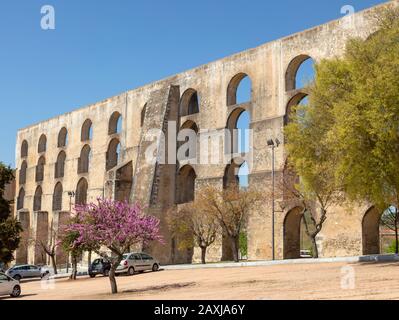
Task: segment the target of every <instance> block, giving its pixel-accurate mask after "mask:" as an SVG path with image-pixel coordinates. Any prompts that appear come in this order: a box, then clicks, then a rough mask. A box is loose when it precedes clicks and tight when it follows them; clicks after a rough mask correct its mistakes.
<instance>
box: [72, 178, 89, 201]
mask: <svg viewBox="0 0 399 320" xmlns="http://www.w3.org/2000/svg"><path fill="white" fill-rule="evenodd" d="M88 189H89V184H88V183H87V180H86V179H85V178H82V179H80V180H79V182H78V185H77V186H76V200H75V203H76V204H80V205H82V204H86V203H87V191H88Z"/></svg>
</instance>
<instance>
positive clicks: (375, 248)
mask: <svg viewBox="0 0 399 320" xmlns="http://www.w3.org/2000/svg"><path fill="white" fill-rule="evenodd" d="M381 216H382V212H381V211H380V210H378V209H377V208H376V207H371V208H370V209H369V210H367V212H366V213H365V215H364V217H363V220H362V247H363V254H364V255H370V254H380V221H381Z"/></svg>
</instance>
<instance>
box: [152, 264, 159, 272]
mask: <svg viewBox="0 0 399 320" xmlns="http://www.w3.org/2000/svg"><path fill="white" fill-rule="evenodd" d="M158 270H159V265H158V264H156V263H155V264H154V265H153V266H152V271H153V272H157V271H158Z"/></svg>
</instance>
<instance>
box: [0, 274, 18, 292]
mask: <svg viewBox="0 0 399 320" xmlns="http://www.w3.org/2000/svg"><path fill="white" fill-rule="evenodd" d="M2 295H10V296H11V297H13V298H17V297H19V296H20V295H21V285H20V284H19V281H17V280H15V279H13V278H11V277H9V276H7V275H6V274H4V273H0V296H2Z"/></svg>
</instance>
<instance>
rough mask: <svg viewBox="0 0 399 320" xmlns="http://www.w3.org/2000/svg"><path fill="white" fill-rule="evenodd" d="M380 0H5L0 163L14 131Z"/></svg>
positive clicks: (0, 11)
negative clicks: (45, 12)
mask: <svg viewBox="0 0 399 320" xmlns="http://www.w3.org/2000/svg"><path fill="white" fill-rule="evenodd" d="M383 2H385V1H382V0H351V1H349V0H328V1H320V0H304V1H295V0H279V1H267V0H248V1H245V2H244V1H235V0H197V1H190V0H169V1H161V0H158V1H153V0H146V1H133V0H112V1H111V0H108V1H106V0H100V1H99V0H84V1H78V0H63V1H60V0H45V1H38V0H12V1H11V0H2V1H1V3H0V15H1V18H0V39H1V47H2V49H1V50H0V70H1V72H0V108H1V118H0V119H1V126H0V136H1V143H0V161H3V162H5V163H6V164H11V165H13V164H14V153H15V146H14V145H15V137H16V132H17V130H18V129H19V128H22V127H25V126H27V125H30V124H32V123H36V122H39V121H42V120H45V119H48V118H50V117H53V116H56V115H58V114H62V113H65V112H68V111H71V110H73V109H75V108H78V107H80V106H84V105H86V104H89V103H93V102H96V101H99V100H102V99H104V98H107V97H110V96H113V95H115V94H118V93H121V92H123V91H126V90H129V89H133V88H135V87H138V86H141V85H143V84H146V83H149V82H152V81H155V80H158V79H161V78H164V77H167V76H169V75H172V74H175V73H178V72H181V71H184V70H186V69H190V68H193V67H196V66H198V65H201V64H204V63H207V62H210V61H213V60H216V59H219V58H223V57H225V56H228V55H230V54H233V53H236V52H239V51H242V50H245V49H248V48H251V47H255V46H258V45H260V44H262V43H265V42H268V41H271V40H274V39H278V38H280V37H283V36H286V35H289V34H291V33H294V32H298V31H301V30H304V29H307V28H310V27H312V26H315V25H318V24H321V23H324V22H327V21H329V20H332V19H335V18H338V17H340V16H341V13H340V10H341V7H342V6H343V5H347V4H350V5H353V6H354V7H355V10H356V11H359V10H362V9H364V8H367V7H371V6H373V5H376V4H380V3H383ZM47 4H49V5H53V6H54V7H55V10H56V30H53V31H43V30H42V29H41V28H40V20H41V13H40V9H41V7H42V6H43V5H47Z"/></svg>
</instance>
